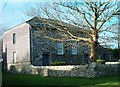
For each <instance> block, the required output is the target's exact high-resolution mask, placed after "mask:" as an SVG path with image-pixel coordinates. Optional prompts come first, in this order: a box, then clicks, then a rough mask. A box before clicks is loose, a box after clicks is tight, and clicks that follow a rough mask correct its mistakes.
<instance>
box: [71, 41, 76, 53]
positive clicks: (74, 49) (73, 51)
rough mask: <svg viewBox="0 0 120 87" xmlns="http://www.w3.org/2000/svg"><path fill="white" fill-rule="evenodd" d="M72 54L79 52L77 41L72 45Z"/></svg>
mask: <svg viewBox="0 0 120 87" xmlns="http://www.w3.org/2000/svg"><path fill="white" fill-rule="evenodd" d="M72 54H73V55H76V54H77V42H73V45H72Z"/></svg>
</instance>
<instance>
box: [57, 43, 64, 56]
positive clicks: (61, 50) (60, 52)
mask: <svg viewBox="0 0 120 87" xmlns="http://www.w3.org/2000/svg"><path fill="white" fill-rule="evenodd" d="M57 52H58V54H63V43H57Z"/></svg>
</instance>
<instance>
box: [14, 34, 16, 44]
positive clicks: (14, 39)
mask: <svg viewBox="0 0 120 87" xmlns="http://www.w3.org/2000/svg"><path fill="white" fill-rule="evenodd" d="M15 43H16V35H15V33H14V34H13V44H15Z"/></svg>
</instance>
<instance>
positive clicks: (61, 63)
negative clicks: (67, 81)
mask: <svg viewBox="0 0 120 87" xmlns="http://www.w3.org/2000/svg"><path fill="white" fill-rule="evenodd" d="M50 65H51V66H59V65H66V63H65V62H52V63H51V64H50Z"/></svg>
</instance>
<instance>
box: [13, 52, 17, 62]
mask: <svg viewBox="0 0 120 87" xmlns="http://www.w3.org/2000/svg"><path fill="white" fill-rule="evenodd" d="M16 59H17V56H16V52H13V63H16Z"/></svg>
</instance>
